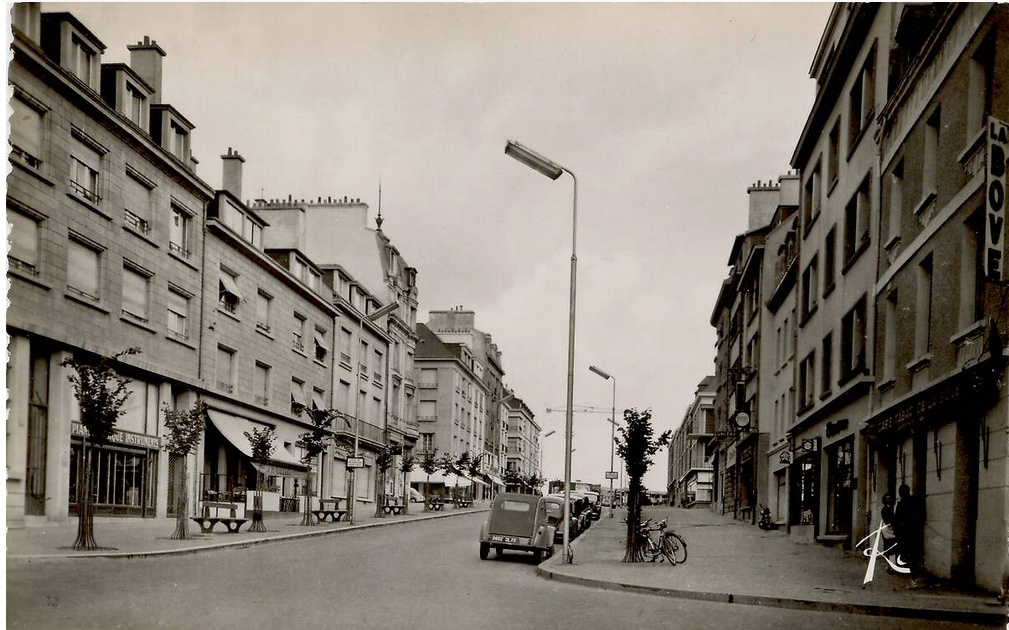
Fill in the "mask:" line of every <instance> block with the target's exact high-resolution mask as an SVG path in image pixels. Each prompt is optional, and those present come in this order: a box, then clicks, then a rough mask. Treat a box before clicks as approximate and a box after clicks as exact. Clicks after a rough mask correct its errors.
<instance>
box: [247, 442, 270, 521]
mask: <svg viewBox="0 0 1009 630" xmlns="http://www.w3.org/2000/svg"><path fill="white" fill-rule="evenodd" d="M243 433H244V434H245V437H246V439H248V440H249V446H250V447H251V448H252V463H253V464H259V466H263V465H265V464H267V463H269V462H270V459H272V458H273V449H274V445H273V442H274V440H275V439H276V433H274V429H273V427H263V428H262V429H260V428H254V429H252V432H251V433H250V432H248V431H243ZM263 483H264V479H263V472H262V470H260V469H259V468H258V467H257V469H256V495H255V497H254V498H253V499H252V524H251V525H249V531H250V532H265V531H266V523H264V522H263Z"/></svg>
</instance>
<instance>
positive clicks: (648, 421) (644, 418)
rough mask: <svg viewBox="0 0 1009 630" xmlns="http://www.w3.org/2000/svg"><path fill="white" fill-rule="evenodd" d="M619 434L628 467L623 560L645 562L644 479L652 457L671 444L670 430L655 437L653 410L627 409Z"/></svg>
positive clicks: (619, 447)
mask: <svg viewBox="0 0 1009 630" xmlns="http://www.w3.org/2000/svg"><path fill="white" fill-rule="evenodd" d="M617 431H619V432H620V436H619V437H617V438H615V441H616V447H617V455H619V456H620V458H621V459H622V460H624V466H625V468H626V470H627V480H628V496H627V544H626V548H625V551H624V558H623V561H624V562H643V561H644V559H645V557H644V550H645V548H646V547H647V545H648V543H647V542H646V541H645V540H644V538H643V537H642V536H640V535H639V532H638V527H639V525H640V523H641V494H642V490H643V488H642V485H641V480H642V478H644V476H645V473H646V472H648V469H649V468H650V467H651V465H652V456H653V455H655V453H656V452H657V451H658V450H659V449H660V448H662V447H664V446H666V445H667V444H669V438H670V435H671V433H672V432H671V431H665V432H663V433H662V435H660V436H659V437H657V438H653V437H652V436H653V434H654V432H653V430H652V410H651V409H646V410H644V411H641V412H639V411H638V410H637V409H625V410H624V426H622V427H617Z"/></svg>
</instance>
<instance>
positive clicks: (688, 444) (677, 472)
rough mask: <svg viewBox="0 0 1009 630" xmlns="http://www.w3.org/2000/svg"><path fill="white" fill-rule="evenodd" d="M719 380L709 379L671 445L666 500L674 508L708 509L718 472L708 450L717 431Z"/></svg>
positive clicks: (709, 377) (704, 383)
mask: <svg viewBox="0 0 1009 630" xmlns="http://www.w3.org/2000/svg"><path fill="white" fill-rule="evenodd" d="M715 391H716V388H715V377H714V375H712V376H705V377H704V378H703V379H702V380H701V382H700V383H698V384H697V389H696V390H695V391H694V400H693V402H691V403H690V407H688V408H687V412H686V413H685V414H684V416H683V422H682V423H681V424H680V426H679V428H678V429H676V431H675V432H674V433H673V439H672V440H671V441H670V443H669V460H668V465H667V469H666V470H667V472H666V496H667V497H668V499H669V502H670V504H671V505H674V506H680V507H690V508H693V507H708V506H709V505H711V501H712V489H713V478H714V469H713V468H712V466H711V461H710V459H709V457H708V455H707V453H706V452H705V450H706V449H705V446H706V444H707V442H708V440H710V439H711V437H712V434H713V433H714V431H715Z"/></svg>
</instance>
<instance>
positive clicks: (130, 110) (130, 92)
mask: <svg viewBox="0 0 1009 630" xmlns="http://www.w3.org/2000/svg"><path fill="white" fill-rule="evenodd" d="M124 105H125V106H126V117H127V118H129V119H130V120H131V121H133V124H135V125H137V126H138V127H143V126H144V94H143V93H142V92H141V91H140V90H138V89H137V88H135V87H134V86H132V85H129V84H127V87H126V99H125V102H124Z"/></svg>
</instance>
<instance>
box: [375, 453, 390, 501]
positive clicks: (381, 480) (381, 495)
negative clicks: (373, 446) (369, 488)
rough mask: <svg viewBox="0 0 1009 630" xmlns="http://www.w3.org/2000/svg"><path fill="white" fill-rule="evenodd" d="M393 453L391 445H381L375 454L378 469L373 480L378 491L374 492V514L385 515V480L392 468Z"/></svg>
mask: <svg viewBox="0 0 1009 630" xmlns="http://www.w3.org/2000/svg"><path fill="white" fill-rule="evenodd" d="M392 462H393V453H392V447H390V446H383V447H382V449H381V450H379V451H378V454H377V455H376V456H375V469H376V470H377V471H378V475H376V477H377V478H376V480H375V482H376V483H377V484H378V492H376V493H375V516H376V517H381V516H385V480H386V475H388V474H389V469H390V468H392Z"/></svg>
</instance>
